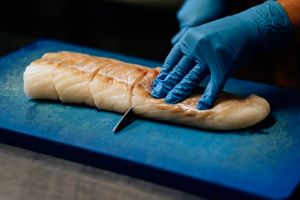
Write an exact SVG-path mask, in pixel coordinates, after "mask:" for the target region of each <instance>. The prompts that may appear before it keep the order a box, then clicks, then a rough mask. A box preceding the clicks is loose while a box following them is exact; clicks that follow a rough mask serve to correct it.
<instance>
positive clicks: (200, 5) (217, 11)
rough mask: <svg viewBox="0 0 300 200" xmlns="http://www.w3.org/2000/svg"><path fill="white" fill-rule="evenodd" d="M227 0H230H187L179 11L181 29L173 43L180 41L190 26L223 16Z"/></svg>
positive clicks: (178, 17)
mask: <svg viewBox="0 0 300 200" xmlns="http://www.w3.org/2000/svg"><path fill="white" fill-rule="evenodd" d="M226 1H228V0H186V1H185V3H184V4H183V6H182V7H181V9H180V10H179V12H178V13H177V19H178V22H179V25H180V31H179V32H178V33H177V34H176V35H175V36H174V37H173V39H172V44H175V43H176V42H178V41H179V39H180V38H181V37H182V36H183V34H184V33H185V32H186V31H187V30H188V29H189V28H191V27H194V26H199V25H201V24H204V23H207V22H210V21H212V20H215V19H218V18H220V17H222V16H223V14H224V12H225V7H226V6H225V4H226Z"/></svg>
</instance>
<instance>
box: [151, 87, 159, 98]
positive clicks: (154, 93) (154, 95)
mask: <svg viewBox="0 0 300 200" xmlns="http://www.w3.org/2000/svg"><path fill="white" fill-rule="evenodd" d="M151 96H152V97H153V98H156V99H159V98H160V96H159V93H158V92H157V91H156V90H155V88H154V89H153V90H152V91H151Z"/></svg>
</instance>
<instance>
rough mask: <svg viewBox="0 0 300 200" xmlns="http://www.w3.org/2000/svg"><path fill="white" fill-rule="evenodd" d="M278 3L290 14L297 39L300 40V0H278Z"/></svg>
mask: <svg viewBox="0 0 300 200" xmlns="http://www.w3.org/2000/svg"><path fill="white" fill-rule="evenodd" d="M277 2H278V3H280V5H281V6H282V7H283V8H284V10H285V11H286V13H287V14H288V16H289V19H290V21H291V23H292V26H293V32H294V36H295V38H296V40H297V41H298V42H299V41H300V1H299V0H278V1H277Z"/></svg>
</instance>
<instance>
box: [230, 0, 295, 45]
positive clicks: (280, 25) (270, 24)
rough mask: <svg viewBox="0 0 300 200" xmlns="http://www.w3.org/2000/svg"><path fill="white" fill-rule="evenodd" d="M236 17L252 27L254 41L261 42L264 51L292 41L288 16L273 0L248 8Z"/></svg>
mask: <svg viewBox="0 0 300 200" xmlns="http://www.w3.org/2000/svg"><path fill="white" fill-rule="evenodd" d="M236 17H237V18H239V19H241V20H242V21H243V23H245V24H247V23H249V24H252V25H254V26H252V28H254V29H252V30H253V32H254V33H255V35H256V36H255V37H256V39H257V40H256V41H261V42H262V44H263V49H264V50H265V51H269V50H271V49H274V48H278V47H282V46H286V45H288V44H289V43H290V42H291V40H292V25H291V22H290V20H289V18H288V15H287V13H286V12H285V10H284V9H283V8H282V6H281V5H280V4H279V3H278V2H276V1H274V0H268V1H266V2H265V3H263V4H260V5H258V6H255V7H253V8H250V9H248V10H246V11H244V12H242V13H239V14H237V15H236ZM249 20H250V21H249Z"/></svg>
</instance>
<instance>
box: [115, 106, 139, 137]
mask: <svg viewBox="0 0 300 200" xmlns="http://www.w3.org/2000/svg"><path fill="white" fill-rule="evenodd" d="M134 116H135V115H134V113H133V110H132V107H130V108H128V110H127V111H126V112H125V114H124V115H123V116H122V117H121V119H120V120H119V121H118V123H117V124H116V125H115V127H114V129H113V132H114V133H117V132H119V131H120V130H121V129H122V128H124V127H125V126H126V125H128V124H129V123H130V121H132V119H133V117H134Z"/></svg>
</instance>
